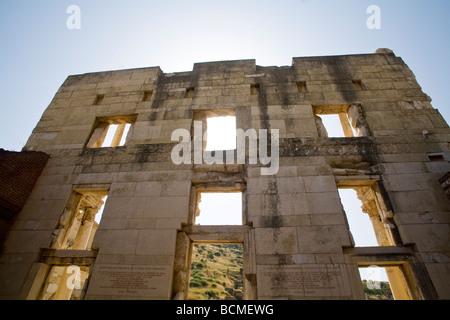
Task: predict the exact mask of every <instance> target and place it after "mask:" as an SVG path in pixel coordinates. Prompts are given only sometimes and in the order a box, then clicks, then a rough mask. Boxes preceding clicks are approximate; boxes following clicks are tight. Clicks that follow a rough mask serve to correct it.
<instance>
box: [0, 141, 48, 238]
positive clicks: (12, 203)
mask: <svg viewBox="0 0 450 320" xmlns="http://www.w3.org/2000/svg"><path fill="white" fill-rule="evenodd" d="M48 158H49V155H47V154H46V153H44V152H34V151H31V152H30V151H26V152H13V151H6V150H4V149H0V245H1V244H3V241H4V239H5V237H6V234H7V233H8V230H9V228H10V226H11V223H12V221H13V218H14V217H15V215H16V214H17V213H19V212H20V210H22V207H23V206H24V204H25V202H26V201H27V199H28V196H29V195H30V193H31V191H32V190H33V188H34V185H35V183H36V180H37V179H38V178H39V176H40V174H41V172H42V170H43V169H44V166H45V164H46V163H47V160H48Z"/></svg>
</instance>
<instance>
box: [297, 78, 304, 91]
mask: <svg viewBox="0 0 450 320" xmlns="http://www.w3.org/2000/svg"><path fill="white" fill-rule="evenodd" d="M297 90H298V92H300V93H305V92H306V81H299V82H297Z"/></svg>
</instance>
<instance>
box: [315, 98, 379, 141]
mask: <svg viewBox="0 0 450 320" xmlns="http://www.w3.org/2000/svg"><path fill="white" fill-rule="evenodd" d="M313 112H314V119H315V122H316V126H317V131H318V134H319V137H330V138H341V137H362V136H368V135H370V133H369V128H368V124H367V122H366V119H365V116H364V113H363V110H362V107H361V106H360V105H357V104H353V105H350V106H349V105H324V106H314V107H313Z"/></svg>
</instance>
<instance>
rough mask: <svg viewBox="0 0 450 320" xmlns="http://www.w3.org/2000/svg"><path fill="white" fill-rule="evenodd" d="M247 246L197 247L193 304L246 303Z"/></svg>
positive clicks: (193, 259) (191, 281) (192, 280)
mask: <svg viewBox="0 0 450 320" xmlns="http://www.w3.org/2000/svg"><path fill="white" fill-rule="evenodd" d="M243 256H244V254H243V245H242V244H241V243H233V244H230V243H214V244H212V243H194V244H193V248H192V256H191V269H190V279H189V291H188V297H189V300H243V298H244V281H243V280H244V278H243V266H244V263H243V259H244V258H243Z"/></svg>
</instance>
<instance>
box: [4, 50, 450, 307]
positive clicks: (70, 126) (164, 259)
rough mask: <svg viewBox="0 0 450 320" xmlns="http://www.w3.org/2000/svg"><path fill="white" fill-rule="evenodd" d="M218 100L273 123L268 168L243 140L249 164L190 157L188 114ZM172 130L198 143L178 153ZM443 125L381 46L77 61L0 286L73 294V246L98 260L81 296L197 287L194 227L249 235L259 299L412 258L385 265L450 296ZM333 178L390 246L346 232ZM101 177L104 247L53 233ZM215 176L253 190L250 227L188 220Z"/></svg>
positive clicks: (343, 291) (343, 281) (297, 294)
mask: <svg viewBox="0 0 450 320" xmlns="http://www.w3.org/2000/svg"><path fill="white" fill-rule="evenodd" d="M328 114H335V115H339V119H340V120H339V123H338V126H342V127H343V129H344V131H345V135H346V137H331V136H330V137H327V135H329V134H328V133H327V134H325V130H324V128H323V122H322V124H320V123H321V121H318V118H319V117H320V116H324V115H328ZM211 115H235V116H236V126H237V128H240V129H243V130H244V131H246V130H255V132H256V133H257V134H258V137H261V131H259V130H260V129H267V130H268V132H269V133H273V130H275V129H276V130H278V132H279V140H278V143H279V168H278V170H277V171H276V173H274V174H269V175H263V174H262V171H261V168H263V167H266V168H267V167H268V164H267V163H265V164H262V163H261V162H259V160H260V158H257V159H256V160H257V161H256V162H252V163H250V160H252V161H253V160H255V158H249V157H248V154H249V150H248V149H247V150H246V153H247V157H246V158H245V163H239V164H237V163H235V162H233V163H223V164H212V165H210V164H206V163H204V162H201V163H197V162H195V156H196V153H195V145H196V143H197V142H198V140H196V138H195V137H194V135H195V125H194V121H205V119H206V117H207V116H211ZM124 123H129V124H130V127H131V128H130V131H129V132H128V135H127V137H126V142H125V144H124V145H121V146H116V147H101V144H100V142H102V143H103V142H104V140H103V139H106V138H105V136H106V131H105V128H107V127H108V126H110V125H112V124H118V125H119V124H120V125H121V126H122V127H123V125H124ZM352 128H353V129H352ZM177 129H181V130H182V132H184V133H186V132H187V133H189V138H188V139H187V141H185V142H186V144H185V145H188V144H191V149H187V150H188V151H187V154H186V155H187V156H188V158H190V161H188V162H185V163H182V164H179V165H178V164H175V163H174V162H173V161H172V158H171V152H172V150H173V148H174V147H175V146H176V145H177V144H178V142H179V140H176V139H175V140H173V141H172V133H173V132H174V131H175V130H177ZM325 129H326V130H327V131H329V130H328V129H329V128H325ZM108 130H109V129H108ZM353 131H354V133H353ZM201 133H203V132H201ZM226 134H228V133H227V132H223V135H226ZM119 135H120V134H117V135H116V139H115V141H116V142H115V143H117V142H118V138H119ZM93 136H94V137H93ZM449 137H450V130H449V127H448V125H447V123H446V122H445V120H444V119H443V118H442V117H441V116H440V114H439V112H438V111H437V110H435V109H433V107H432V105H431V103H430V99H429V97H428V96H427V95H426V94H425V93H423V92H422V91H421V89H420V86H419V85H418V83H417V81H416V80H415V78H414V75H413V74H412V72H411V71H410V70H409V68H408V66H407V65H406V64H405V63H404V62H403V61H402V59H401V58H399V57H396V56H395V54H394V53H393V52H392V51H391V50H388V49H382V50H377V53H375V54H361V55H346V56H331V57H305V58H300V57H296V58H293V61H292V65H291V66H284V67H263V66H257V65H256V62H255V60H240V61H222V62H208V63H196V64H195V65H194V67H193V70H192V71H189V72H180V73H170V74H167V73H164V72H163V71H162V70H161V69H160V68H159V67H152V68H141V69H131V70H119V71H110V72H99V73H89V74H84V75H72V76H69V77H68V78H67V79H66V81H65V82H64V84H63V85H62V86H61V88H60V89H59V90H58V92H57V93H56V95H55V97H54V99H53V100H52V102H51V103H50V105H49V106H48V108H47V109H46V110H45V112H44V113H43V115H42V118H41V120H40V121H39V123H38V124H37V126H36V128H35V129H34V131H33V133H32V134H31V136H30V138H29V140H28V142H27V144H26V146H25V150H30V151H31V150H36V151H43V152H45V153H46V154H49V155H50V158H49V160H48V163H47V165H46V167H45V169H44V170H43V172H42V174H41V176H40V178H39V179H38V181H37V183H36V186H35V188H34V190H33V191H32V193H31V194H30V197H29V198H28V200H27V202H26V203H25V205H24V207H23V210H22V211H21V212H20V214H19V215H18V217H17V220H16V221H15V224H14V225H13V226H12V229H11V233H10V234H9V237H8V239H7V240H6V242H5V246H4V253H3V256H2V257H1V260H0V297H1V298H3V299H41V298H43V297H44V298H51V297H52V295H53V294H55V295H56V294H57V295H56V297H62V296H65V297H68V296H70V291H67V290H66V291H64V292H62V290H61V289H60V288H56V287H55V286H57V284H56V283H57V280H58V279H60V280H59V281H63V279H65V278H64V277H65V276H67V274H65V273H64V270H67V269H63V268H61V267H65V268H67V267H70V264H72V263H73V264H76V263H77V262H79V263H80V264H82V265H83V267H87V266H89V265H90V266H91V269H90V271H89V272H85V271H83V272H84V273H82V274H83V277H85V276H86V277H87V276H89V277H90V278H89V279H90V281H88V282H86V283H87V285H86V286H85V287H83V289H82V290H81V292H79V291H78V292H77V295H76V296H77V298H84V299H129V298H133V299H173V298H177V299H186V298H188V289H189V265H190V257H189V254H190V252H191V250H190V248H191V247H190V246H192V244H193V243H243V244H244V246H243V247H244V255H243V259H244V269H243V281H244V282H245V293H244V297H245V298H248V299H256V298H260V299H364V293H363V289H362V286H361V285H360V279H359V274H358V265H364V266H367V265H370V264H376V265H380V266H386V267H389V268H390V267H393V268H394V267H395V268H401V269H402V270H403V271H402V272H403V273H400V274H403V275H402V276H398V274H396V273H394V272H390V277H391V278H392V279H391V278H390V280H392V284H393V285H394V284H398V283H401V281H403V283H405V281H406V283H407V285H404V286H403V287H401V286H400V288H396V290H394V291H395V294H397V295H398V297H408V298H411V299H449V298H450V290H449V286H448V285H445V284H448V283H449V282H450V278H449V275H448V272H446V270H447V269H448V268H449V267H450V261H449V259H448V257H449V256H450V247H449V241H448V235H449V232H448V231H449V229H448V228H449V220H448V214H449V211H450V201H449V200H448V190H447V189H448V188H447V180H448V179H443V177H444V176H445V175H446V174H447V172H448V171H449V170H450V164H449V162H448V161H449V160H450V156H449V155H450V150H449V145H448V141H449ZM92 141H95V143H93V142H92ZM191 142H193V143H191ZM114 145H116V144H114ZM199 145H200V149H201V148H202V142H201V137H200V142H199ZM248 146H249V144H248V143H247V148H248ZM274 146H275V144H274V141H272V143H271V144H270V145H269V146H268V150H269V152H268V154H271V152H273V151H274V149H270V148H271V147H274ZM257 151H259V152H260V151H261V149H257ZM218 155H224V156H226V155H227V152H222V151H220V152H217V153H214V156H218ZM233 155H234V157H231V158H230V159H231V160H233V161H236V159H237V156H236V154H233ZM258 155H260V153H259V154H258ZM211 156H212V155H211ZM440 179H441V180H440ZM338 188H353V189H355V190H357V192H358V196H359V198H360V200H361V201H362V203H361V206H362V207H363V210H364V212H365V213H364V214H368V215H369V216H370V218H371V219H372V220H371V221H372V223H373V226H374V229H375V231H376V234H377V237H378V241H379V243H381V244H383V246H379V247H377V248H376V249H373V250H372V249H370V248H353V247H354V240H353V237H352V234H351V232H350V229H349V226H348V219H347V217H346V213H345V212H344V210H343V207H342V204H341V202H340V197H339V193H338ZM96 190H97V191H98V190H102V192H104V193H107V195H108V198H107V200H106V205H105V208H104V210H103V215H102V220H101V222H100V224H99V225H98V229H96V231H95V228H93V229H92V230H93V231H92V234H91V238H90V241H91V242H89V243H90V244H92V249H93V250H95V253H96V254H90V251H89V249H87V250H86V252H85V253H80V252H75V251H73V252H70V249H64V248H59V247H52V248H50V249H48V247H49V246H50V245H51V244H52V243H53V244H55V243H60V242H61V241H59V240H58V239H59V238H58V237H61V236H62V235H64V233H70V230H69V229H68V226H69V225H71V224H73V223H78V224H79V225H80V226H85V225H86V222H85V221H89V220H86V219H87V218H86V217H85V218H80V219H81V220H79V221H78V222H77V221H76V214H75V213H76V212H77V210H82V209H83V208H81V207H80V208H79V207H76V206H74V203H75V204H76V203H77V202H76V201H75V200H76V197H77V195H78V194H87V195H88V198H89V194H91V195H92V192H96ZM205 191H207V192H220V191H223V192H236V191H239V192H242V199H243V206H242V216H243V219H242V220H243V222H244V223H243V224H244V225H242V226H196V225H193V224H194V218H195V216H196V214H197V213H198V208H197V206H198V194H199V192H205ZM74 199H75V200H74ZM83 210H84V209H83ZM83 219H84V220H83ZM81 229H82V230H84V236H86V228H85V227H84V228H81ZM72 236H75V235H72ZM52 241H53V242H52ZM58 241H59V242H58ZM43 248H47V249H45V250H44V249H43ZM411 248H414V250H412V249H411ZM49 250H50V251H49ZM52 250H55V251H52ZM97 250H98V251H97ZM51 252H54V254H50V253H51ZM43 253H44V254H43ZM74 254H75V256H74ZM36 257H37V258H36ZM77 259H78V260H77ZM80 261H81V262H80ZM94 261H95V263H94ZM54 266H56V267H58V268H56V269H58V270H59V271H58V272H57V273H55V272H53V273H52V271H50V270H56V269H52V268H53V267H54ZM92 266H93V267H92ZM50 273H52V275H51V276H50V275H49V274H50ZM401 277H403V278H404V279H405V281H404V280H401V281H400V278H401ZM50 278H51V280H50ZM83 279H84V278H83ZM83 281H84V280H83ZM49 287H51V288H50V289H48V290H47V291H46V293H45V294H43V292H42V290H41V288H49ZM57 290H59V291H57ZM395 294H394V295H395Z"/></svg>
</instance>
